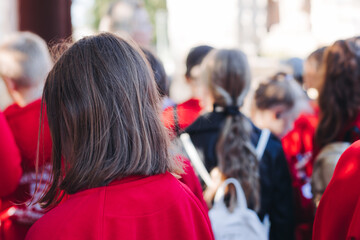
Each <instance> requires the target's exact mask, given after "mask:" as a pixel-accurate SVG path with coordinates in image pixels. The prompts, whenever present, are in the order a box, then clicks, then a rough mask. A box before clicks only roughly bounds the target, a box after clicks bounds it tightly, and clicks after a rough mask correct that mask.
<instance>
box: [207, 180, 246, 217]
mask: <svg viewBox="0 0 360 240" xmlns="http://www.w3.org/2000/svg"><path fill="white" fill-rule="evenodd" d="M229 184H233V185H234V187H235V191H236V199H237V207H239V208H240V209H242V210H245V209H247V203H246V197H245V193H244V190H243V189H242V187H241V184H240V182H239V181H238V180H237V179H235V178H228V179H226V180H225V181H224V182H223V183H222V184H221V186H220V187H219V188H218V190H217V191H216V194H215V198H214V205H215V204H222V205H224V195H225V188H226V187H227V186H228V185H229ZM214 207H215V206H214Z"/></svg>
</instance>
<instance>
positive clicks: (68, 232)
mask: <svg viewBox="0 0 360 240" xmlns="http://www.w3.org/2000/svg"><path fill="white" fill-rule="evenodd" d="M159 100H160V99H159V96H158V92H157V89H156V85H155V82H154V79H153V77H152V74H151V73H150V71H149V69H148V67H147V64H146V61H145V59H144V58H143V55H142V54H141V53H140V52H139V51H138V50H137V49H136V48H135V47H133V46H132V45H131V44H129V43H128V42H126V41H125V40H123V39H121V38H119V37H117V36H115V35H112V34H110V33H103V34H100V35H98V36H92V37H86V38H83V39H81V40H79V41H78V42H76V43H75V44H74V45H73V46H71V47H70V48H69V49H68V50H67V51H65V52H64V54H63V55H62V56H61V57H60V58H59V60H58V61H57V63H56V64H55V66H54V68H53V69H52V70H51V71H50V73H49V75H48V78H47V81H46V84H45V87H44V101H45V103H46V108H47V113H48V121H49V126H50V131H51V134H52V139H53V151H52V153H53V168H52V181H51V184H50V186H49V188H48V189H47V191H46V192H45V195H44V196H43V197H42V198H41V199H40V202H41V203H43V206H44V207H50V208H53V209H51V210H50V211H49V212H48V213H46V214H45V215H44V216H43V217H42V218H41V219H40V220H39V221H37V222H36V223H35V224H34V225H33V227H32V228H31V229H30V231H29V233H28V235H27V238H26V239H29V240H32V239H46V240H51V239H77V240H81V239H84V240H85V239H86V240H88V239H130V240H131V239H137V240H141V239H147V240H148V239H149V240H155V239H159V240H160V239H184V240H185V239H194V240H196V239H204V240H207V239H214V238H213V234H212V230H211V224H210V221H209V218H208V216H207V213H206V210H205V209H204V207H203V206H202V204H201V203H200V201H199V200H198V199H197V198H196V197H195V196H194V194H193V193H192V192H191V191H190V190H189V188H188V187H187V186H186V185H184V184H182V183H181V182H180V181H178V180H177V179H176V178H175V176H174V175H178V174H181V171H182V169H181V168H180V166H181V164H180V163H178V162H176V161H175V159H174V158H172V157H171V156H170V153H169V137H168V134H167V132H166V130H165V128H164V127H163V125H162V124H161V121H160V119H159V115H160V114H159V113H160V112H159V111H160V109H159ZM65 194H66V195H68V197H67V199H66V200H63V197H64V195H65ZM62 200H63V202H62V203H61V204H60V205H58V204H59V202H61V201H62Z"/></svg>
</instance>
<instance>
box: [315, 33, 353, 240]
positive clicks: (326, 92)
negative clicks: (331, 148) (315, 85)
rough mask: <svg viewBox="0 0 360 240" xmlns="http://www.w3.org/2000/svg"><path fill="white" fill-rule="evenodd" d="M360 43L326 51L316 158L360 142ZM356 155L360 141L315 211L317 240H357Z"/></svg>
mask: <svg viewBox="0 0 360 240" xmlns="http://www.w3.org/2000/svg"><path fill="white" fill-rule="evenodd" d="M359 41H360V37H355V38H351V39H347V40H338V41H336V42H335V43H334V44H333V45H331V46H330V47H328V48H327V49H326V51H325V55H324V63H325V64H324V69H323V72H324V76H323V80H322V81H323V85H322V88H321V91H320V95H319V108H320V122H319V126H318V128H317V130H316V135H315V136H316V138H315V144H316V148H315V149H314V154H317V153H319V151H320V149H321V148H323V147H324V146H326V145H327V144H331V143H334V142H349V143H352V142H355V141H356V140H358V139H360V130H359V129H360V109H359V106H360V67H359V66H360V65H359V63H360V56H359V51H360V44H359ZM358 152H359V142H356V143H355V144H353V145H352V146H351V147H350V148H349V149H348V150H346V151H345V152H344V153H343V155H342V156H341V157H340V159H339V161H338V163H337V165H336V168H335V171H334V173H333V176H332V178H331V181H330V183H329V184H328V186H327V188H326V190H325V192H324V194H323V195H322V196H321V199H320V203H319V206H318V209H317V211H316V216H315V223H314V228H313V239H316V240H318V239H319V240H321V239H330V240H331V239H358V238H357V237H358V236H359V235H357V234H358V233H359V232H358V230H357V229H356V227H355V228H354V226H356V225H358V224H359V222H358V221H357V220H358V216H359V215H358V214H359V212H358V211H359V209H358V208H357V204H358V201H359V194H358V191H356V190H354V187H353V186H355V187H356V186H357V183H359V177H358V176H359V174H358V172H359V165H358V164H359V161H358V157H357V156H358ZM347 237H348V238H347ZM351 237H352V238H351Z"/></svg>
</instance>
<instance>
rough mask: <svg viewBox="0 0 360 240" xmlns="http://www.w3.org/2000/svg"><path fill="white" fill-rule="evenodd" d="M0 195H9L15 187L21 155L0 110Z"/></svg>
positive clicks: (18, 175)
mask: <svg viewBox="0 0 360 240" xmlns="http://www.w3.org/2000/svg"><path fill="white" fill-rule="evenodd" d="M0 133H1V134H0V197H1V196H6V195H9V194H10V193H11V192H12V191H14V190H15V189H16V187H17V184H18V182H19V179H20V177H21V174H22V169H21V165H20V164H21V157H20V153H19V149H18V148H17V146H16V143H15V140H14V137H13V135H12V133H11V131H10V128H9V126H8V124H7V122H6V120H5V117H4V115H3V113H1V112H0Z"/></svg>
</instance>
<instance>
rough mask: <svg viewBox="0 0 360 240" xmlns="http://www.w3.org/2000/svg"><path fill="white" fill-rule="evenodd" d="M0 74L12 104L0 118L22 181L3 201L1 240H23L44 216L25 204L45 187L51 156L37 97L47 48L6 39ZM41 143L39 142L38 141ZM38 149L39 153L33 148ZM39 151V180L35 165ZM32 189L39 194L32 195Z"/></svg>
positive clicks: (25, 35) (28, 36) (34, 41)
mask: <svg viewBox="0 0 360 240" xmlns="http://www.w3.org/2000/svg"><path fill="white" fill-rule="evenodd" d="M0 62H1V63H0V65H1V66H2V67H1V68H0V73H1V76H2V79H3V80H4V82H5V84H6V87H7V89H8V92H9V94H10V96H11V97H12V98H13V100H14V102H15V103H14V104H12V105H11V106H9V107H8V108H7V109H5V111H4V115H5V118H6V120H7V122H8V124H9V127H10V129H11V131H12V134H13V136H14V139H15V142H16V144H17V146H18V147H19V150H20V155H21V167H22V171H23V175H22V178H21V180H20V183H19V186H18V187H17V189H16V191H15V192H14V193H13V194H11V195H8V196H6V197H3V199H2V200H3V204H2V206H1V211H2V212H9V209H10V210H11V211H10V213H11V214H8V218H7V219H5V220H4V221H3V222H2V224H1V232H2V233H1V234H2V237H3V240H9V239H15V240H16V239H19V240H20V239H24V238H25V236H26V233H27V231H28V229H29V228H30V227H31V225H32V224H33V223H34V222H35V221H36V220H37V219H39V218H40V217H41V216H42V215H43V214H44V212H43V210H41V209H40V207H39V206H38V205H34V206H31V207H29V206H27V205H26V203H25V202H26V201H28V200H30V199H32V198H34V199H37V198H39V197H40V195H41V190H42V189H44V188H45V186H46V185H45V184H46V182H47V181H48V177H47V176H48V172H49V170H50V169H49V168H50V165H49V163H50V156H51V137H50V132H49V127H48V124H47V117H46V113H45V111H44V112H43V114H42V119H41V121H42V123H43V124H42V129H41V131H40V132H39V124H40V116H41V115H40V112H41V95H42V89H43V85H44V81H45V77H46V75H47V73H48V72H49V70H50V68H51V66H52V61H51V57H50V54H49V51H48V49H47V45H46V43H45V42H44V40H42V39H41V38H40V37H38V36H37V35H35V34H32V33H29V32H21V33H16V34H13V35H10V36H8V38H6V39H5V40H4V41H3V42H2V43H1V47H0ZM39 137H40V138H39ZM38 144H39V148H38ZM38 149H39V158H38V161H39V165H38V166H39V176H40V174H41V173H43V176H44V177H43V178H42V180H41V184H40V183H39V181H37V173H36V167H35V165H36V161H37V150H38ZM36 187H38V188H39V190H40V191H36Z"/></svg>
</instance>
